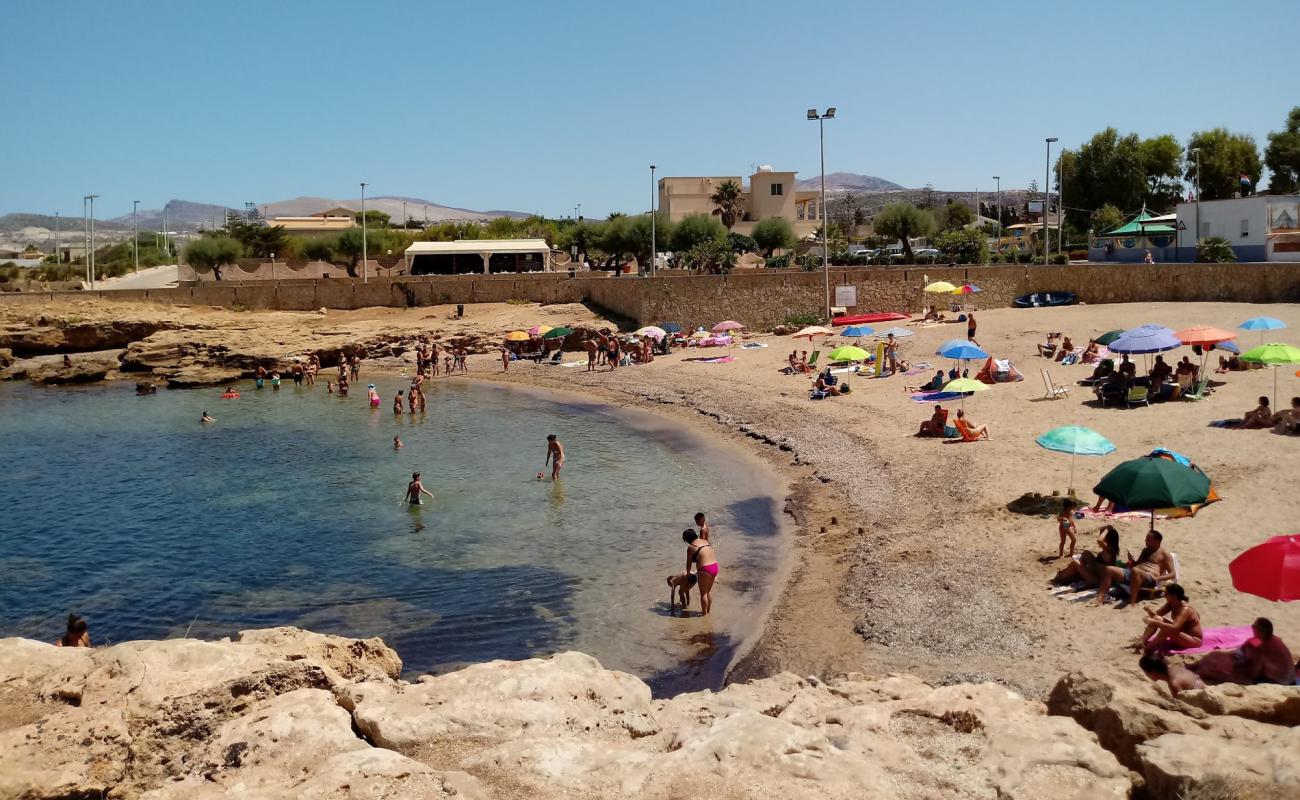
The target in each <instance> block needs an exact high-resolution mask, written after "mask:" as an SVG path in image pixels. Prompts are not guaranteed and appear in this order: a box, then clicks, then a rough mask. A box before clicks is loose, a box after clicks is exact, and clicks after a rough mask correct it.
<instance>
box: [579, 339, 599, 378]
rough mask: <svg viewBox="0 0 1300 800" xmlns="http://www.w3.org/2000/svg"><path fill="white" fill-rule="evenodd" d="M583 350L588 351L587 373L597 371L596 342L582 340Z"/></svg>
mask: <svg viewBox="0 0 1300 800" xmlns="http://www.w3.org/2000/svg"><path fill="white" fill-rule="evenodd" d="M582 349H583V350H586V351H587V371H588V372H595V371H596V342H595V341H594V340H592V339H583V340H582Z"/></svg>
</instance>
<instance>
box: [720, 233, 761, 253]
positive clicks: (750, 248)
mask: <svg viewBox="0 0 1300 800" xmlns="http://www.w3.org/2000/svg"><path fill="white" fill-rule="evenodd" d="M727 244H729V245H730V246H731V252H733V253H756V252H758V242H756V241H754V239H753V237H751V236H746V235H745V234H743V233H729V234H727Z"/></svg>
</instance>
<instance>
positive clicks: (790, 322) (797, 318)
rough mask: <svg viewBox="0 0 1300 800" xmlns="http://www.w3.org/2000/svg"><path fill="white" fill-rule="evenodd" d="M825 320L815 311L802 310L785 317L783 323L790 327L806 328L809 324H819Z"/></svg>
mask: <svg viewBox="0 0 1300 800" xmlns="http://www.w3.org/2000/svg"><path fill="white" fill-rule="evenodd" d="M825 321H826V319H825V318H824V317H823V316H822V315H821V314H818V313H817V312H815V311H802V312H800V313H798V314H791V315H790V316H788V317H786V318H785V324H786V325H787V326H789V327H791V328H806V327H808V326H809V325H820V324H822V323H823V322H825Z"/></svg>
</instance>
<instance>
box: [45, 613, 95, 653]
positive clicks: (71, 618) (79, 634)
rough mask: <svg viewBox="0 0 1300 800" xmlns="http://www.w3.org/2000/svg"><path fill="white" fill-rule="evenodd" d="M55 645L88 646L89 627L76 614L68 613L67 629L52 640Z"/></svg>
mask: <svg viewBox="0 0 1300 800" xmlns="http://www.w3.org/2000/svg"><path fill="white" fill-rule="evenodd" d="M54 646H55V647H90V627H89V626H88V625H86V620H84V619H82V618H81V617H79V616H77V615H76V614H69V615H68V629H67V630H66V631H65V632H64V634H63V635H62V636H60V637H59V638H58V639H56V640H55V641H54Z"/></svg>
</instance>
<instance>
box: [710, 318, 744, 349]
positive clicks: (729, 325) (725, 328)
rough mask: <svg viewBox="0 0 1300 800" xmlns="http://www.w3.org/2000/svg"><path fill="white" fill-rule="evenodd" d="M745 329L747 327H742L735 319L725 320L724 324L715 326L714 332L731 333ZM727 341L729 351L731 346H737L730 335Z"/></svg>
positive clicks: (720, 323)
mask: <svg viewBox="0 0 1300 800" xmlns="http://www.w3.org/2000/svg"><path fill="white" fill-rule="evenodd" d="M744 327H745V326H744V325H741V324H740V323H739V322H736V321H735V320H734V319H724V320H723V321H722V322H719V323H718V324H717V325H714V326H713V332H714V333H730V332H731V331H738V330H742V329H743V328H744ZM727 339H728V342H727V349H728V350H730V349H731V345H733V344H735V339H734V338H733V337H731V336H730V335H729V336H727Z"/></svg>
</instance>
